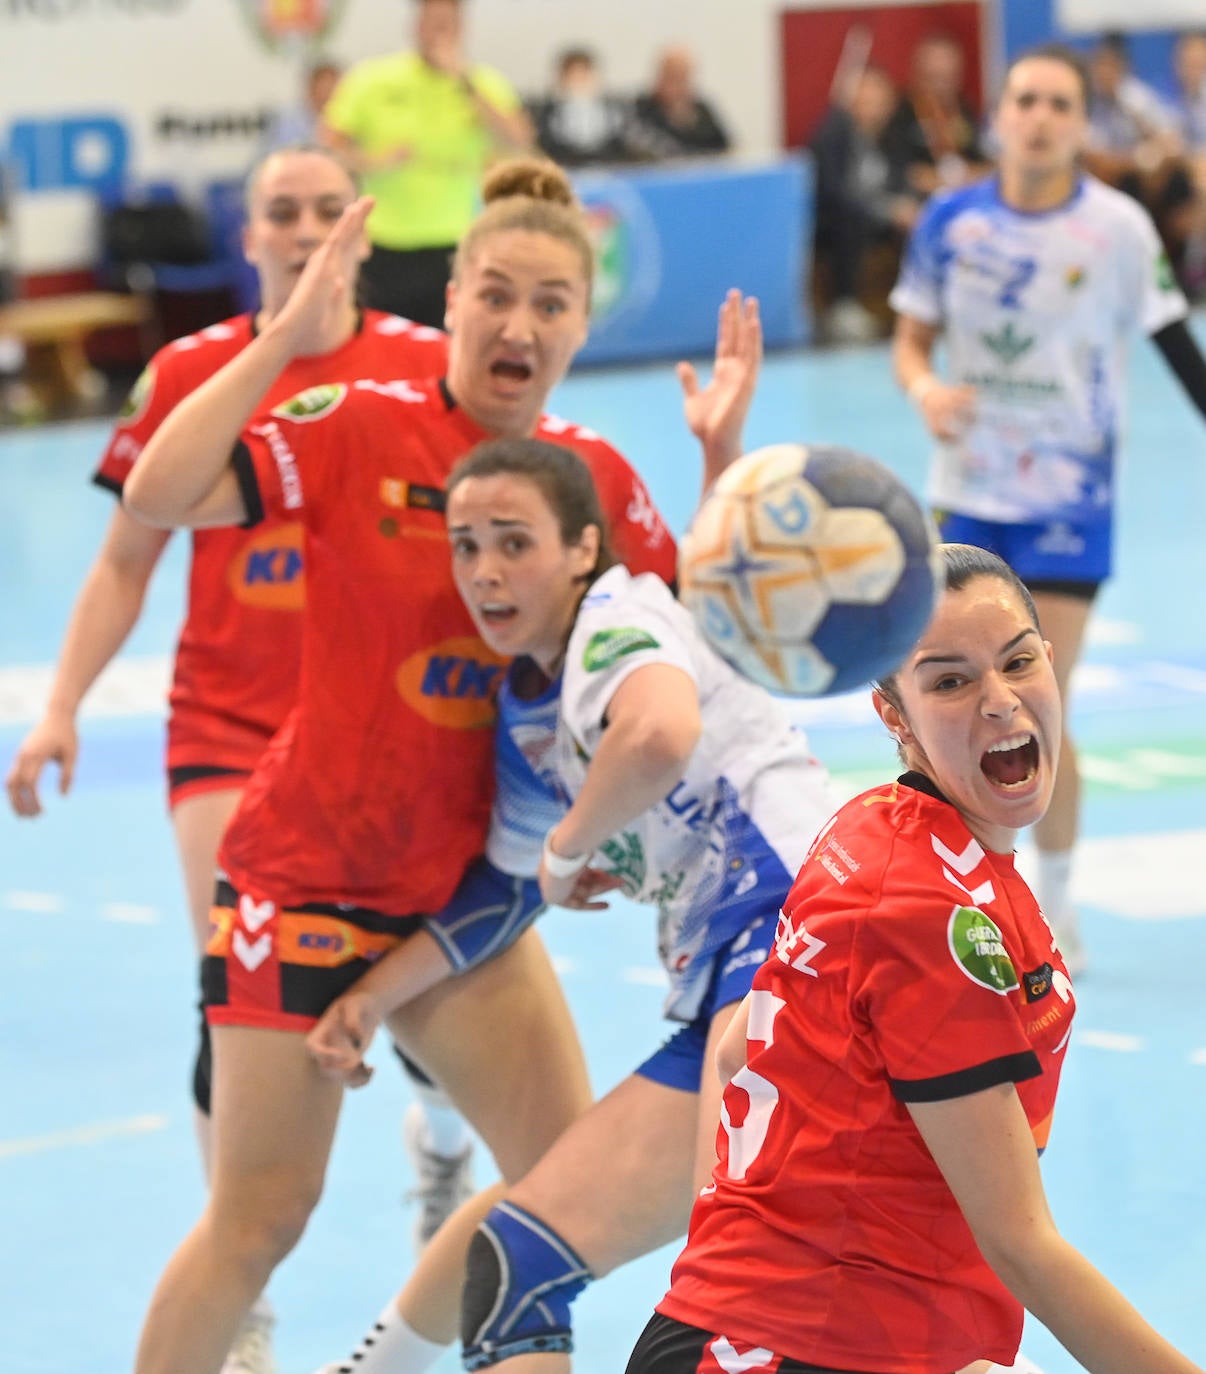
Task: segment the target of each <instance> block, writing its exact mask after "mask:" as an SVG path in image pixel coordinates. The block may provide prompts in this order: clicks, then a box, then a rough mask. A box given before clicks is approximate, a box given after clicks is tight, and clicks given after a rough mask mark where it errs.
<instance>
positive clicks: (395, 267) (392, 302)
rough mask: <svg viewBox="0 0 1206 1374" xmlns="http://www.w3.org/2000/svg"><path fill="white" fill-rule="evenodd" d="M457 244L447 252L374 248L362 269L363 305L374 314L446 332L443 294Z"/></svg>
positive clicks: (440, 249) (422, 249) (429, 249)
mask: <svg viewBox="0 0 1206 1374" xmlns="http://www.w3.org/2000/svg"><path fill="white" fill-rule="evenodd" d="M455 249H456V245H455V244H449V245H448V246H447V247H446V248H406V249H401V248H382V247H381V246H380V244H375V245H374V246H373V251H372V254H371V255H370V257H369V260H368V261H367V262H366V263H365V264H364V266H363V267H362V268H361V269H360V284H361V291H362V294H363V296H364V304H365V305H367V306H370V307H371V308H372V309H374V310H388V311H389V312H390V314H392V315H403V316H405V318H406V319H408V320H414V322H415V323H416V324H428V325H431V326H432V328H434V329H443V328H444V293H445V291H446V290H447V287H448V279H449V277H450V276H451V275H452V254H453V252H454V251H455Z"/></svg>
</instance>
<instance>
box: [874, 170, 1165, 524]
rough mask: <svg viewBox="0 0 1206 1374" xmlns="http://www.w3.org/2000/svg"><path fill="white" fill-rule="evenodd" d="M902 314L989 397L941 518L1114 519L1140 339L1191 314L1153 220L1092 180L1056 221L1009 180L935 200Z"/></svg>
mask: <svg viewBox="0 0 1206 1374" xmlns="http://www.w3.org/2000/svg"><path fill="white" fill-rule="evenodd" d="M891 304H892V307H893V309H894V310H896V311H897V312H898V313H899V314H902V315H908V316H910V317H912V318H913V319H917V320H920V321H922V322H923V323H925V324H929V325H933V326H935V327H937V328H939V329H941V330H943V331H944V334H945V343H946V352H947V380H948V381H949V382H950V383H951V384H953V385H959V384H967V385H970V386H973V387H974V388H975V390H976V398H977V399H976V410H975V417H974V419H973V420H972V422H971V423H970V424H969V425H968V426H967V427H966V428H965V429H964V431H963V432H962V433H961V434H960V435H959V437H958V438H957V439H955V440H954V441H952V442H947V443H940V444H939V445H938V448H937V452H936V454H935V458H934V463H933V466H932V469H931V477H930V498H931V500H932V502H933V504H934V506H935V507H936V508H938V509H939V510H949V511H959V512H961V513H963V514H965V515H972V516H976V517H977V518H979V519H982V520H994V521H1001V522H1008V523H1025V522H1029V521H1036V522H1037V521H1047V520H1055V519H1063V520H1078V519H1081V520H1088V519H1094V518H1098V517H1100V516H1101V515H1102V514H1104V512H1105V508H1106V507H1108V506H1109V505H1110V504H1111V503H1112V501H1113V497H1114V483H1115V472H1114V465H1115V453H1116V449H1117V444H1118V433H1119V428H1120V424H1121V419H1122V402H1123V370H1124V366H1125V360H1126V349H1127V345H1128V342H1129V339H1130V337H1131V336H1132V335H1134V334H1137V333H1143V334H1148V335H1151V334H1154V333H1156V332H1157V331H1159V330H1161V329H1163V328H1164V327H1165V326H1166V325H1169V324H1171V323H1172V322H1173V321H1174V320H1179V319H1182V318H1184V316H1185V315H1186V313H1187V306H1186V303H1185V298H1184V297H1183V296H1182V295H1181V292H1180V291H1179V290H1178V288H1177V285H1176V282H1175V280H1174V278H1173V275H1172V270H1171V268H1170V267H1169V264H1168V259H1167V257H1166V256H1165V254H1164V250H1163V248H1162V246H1161V244H1160V240H1159V238H1158V236H1157V234H1156V230H1155V227H1154V225H1153V224H1152V222H1151V219H1150V218H1149V217H1148V215H1147V212H1146V211H1145V210H1144V209H1143V208H1142V207H1141V206H1139V205H1138V204H1136V202H1135V201H1133V200H1131V199H1130V198H1129V197H1128V196H1125V195H1123V194H1122V193H1121V192H1119V191H1115V190H1113V189H1112V188H1110V187H1108V186H1106V185H1104V184H1103V183H1102V182H1100V181H1097V180H1096V179H1095V178H1093V177H1088V176H1086V177H1084V178H1082V179H1081V181H1080V183H1079V185H1078V186H1077V188H1076V191H1075V193H1074V194H1073V196H1072V197H1071V199H1070V200H1069V201H1068V202H1067V203H1066V204H1064V205H1062V206H1060V207H1059V208H1058V209H1056V210H1051V211H1047V212H1045V213H1036V214H1024V213H1022V212H1020V211H1018V210H1014V209H1011V208H1010V207H1009V206H1008V205H1006V204H1005V203H1004V202H1003V201H1002V200H1001V196H1000V187H999V184H998V182H997V180H996V178H992V179H990V180H988V181H984V182H979V183H977V184H976V185H974V186H968V187H964V188H963V189H961V190H958V191H954V192H951V193H948V194H945V195H939V196H935V197H934V199H933V200H931V201H930V202H929V204H928V205H927V206H926V208H925V210H924V212H923V213H922V216H921V218H920V220H919V221H918V223H917V225H916V228H915V229H914V231H913V235H912V237H911V239H910V241H909V246H908V249H907V252H906V254H905V260H904V265H903V267H902V269H901V274H900V279H899V281H898V282H897V284H896V287H895V289H894V290H893V292H892V296H891Z"/></svg>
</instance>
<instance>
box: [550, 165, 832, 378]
mask: <svg viewBox="0 0 1206 1374" xmlns="http://www.w3.org/2000/svg"><path fill="white" fill-rule="evenodd" d="M574 185H575V188H576V190H577V192H578V195H579V196H580V197H581V199H582V202H583V204H584V205H585V206H586V210H587V214H588V215H589V217H590V219H591V222H592V226H593V229H594V234H595V242H596V247H597V250H598V273H597V278H596V283H595V305H594V315H593V319H592V322H591V331H590V341H589V342H588V343H587V345H586V347H585V348H584V349H583V350H582V352H581V353H580V354H579V355H578V360H579V362H583V363H604V362H621V361H632V360H639V359H641V358H665V357H680V356H690V355H692V354H699V353H709V352H711V350H712V346H713V342H714V340H715V337H716V311H717V308H718V307H719V305H720V302H721V300H722V299H723V297H724V293H725V292H726V291H727V290H728V289H729V287H732V286H736V287H738V288H739V289H740V290H741V291H742V292H744V293H745V294H746V295H751V296H757V297H758V300H759V303H760V305H761V312H762V322H763V329H764V331H765V337H766V343H767V345H768V346H769V347H772V348H773V347H779V346H783V345H787V344H798V343H802V342H805V341H806V340H807V339H808V338H809V336H810V322H809V320H808V316H807V313H806V282H807V272H808V266H809V258H810V254H811V246H812V226H813V189H812V167H811V165H810V163H809V162H808V160H807V159H806V158H805V157H804V156H803V155H795V156H792V157H790V158H784V159H783V160H781V161H777V162H774V163H771V164H768V165H765V166H743V165H741V164H734V163H729V162H712V161H709V162H707V163H692V164H681V165H677V166H673V167H649V168H635V169H623V170H614V171H611V170H609V171H606V172H599V171H590V172H584V173H580V174H578V175H577V176H575V178H574Z"/></svg>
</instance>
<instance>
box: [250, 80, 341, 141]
mask: <svg viewBox="0 0 1206 1374" xmlns="http://www.w3.org/2000/svg"><path fill="white" fill-rule="evenodd" d="M342 74H343V68H342V67H341V66H340V65H339V63H338V62H332V61H331V60H330V59H329V58H323V59H322V60H321V61H317V62H312V63H311V64H310V65H309V66H308V67H307V68H306V70H305V72H304V74H303V75H304V89H303V91H302V98H301V100H299V101H298V102H297V103H296V104H293V105H286V106H284V107H283V108H282V109H280V110H278V111H277V113H276V115H275V116H274V117H273V120H272V123H271V124H270V125H269V126H268V128H267V130H266V131H265V134H264V138H263V140H262V142H261V146H260V152H259V156H258V157H257V158H256V161H257V162H260V161H262V160H263V159H264V158H265V157H267V156H268V154H269V153H270V152H272V151H273V150H274V149H276V148H293V147H299V146H304V145H305V144H308V143H317V142H318V135H319V128H320V125H321V123H322V112H323V109H324V108H325V107H326V103H327V101H328V100H330V98H331V93H332V91H334V89H335V87H336V85H337V84H338V83H339V78H340V76H341V75H342Z"/></svg>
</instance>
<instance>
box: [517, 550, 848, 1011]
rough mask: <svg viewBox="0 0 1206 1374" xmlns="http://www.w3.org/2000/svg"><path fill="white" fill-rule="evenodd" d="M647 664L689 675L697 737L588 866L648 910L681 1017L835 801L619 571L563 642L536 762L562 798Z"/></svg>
mask: <svg viewBox="0 0 1206 1374" xmlns="http://www.w3.org/2000/svg"><path fill="white" fill-rule="evenodd" d="M653 663H660V664H670V665H672V666H673V667H676V668H680V669H681V670H682V671H683V672H685V673H686V674H687V676H688V677H690V679H691V681H692V682H693V683H694V684H695V688H696V691H697V692H698V694H699V704H700V712H701V718H702V724H703V731H702V735H701V738H700V741H699V744H698V745H697V746H696V749H695V752H694V753H693V754H692V756H691V759H690V762H689V763H688V765H687V770H686V773H685V775H684V776H683V778H682V780H681V781H680V782H679V783H677V784H676V786H675V787H674V788H673V789H672V790H671V791H670V793H669V795H668V796H667V797H666V798H665V799H664V800H663V801H661V802H659V803H658V804H657V805H656V806H653V807H652V808H650V809H649V810H648V811H646V812H644V813H643V814H642V815H640V816H638V817H636V818H635V819H634V820H632V821H631V822H630V823H629V824H628V825H627V826H625V828H624V829H623V830H622V831H621V832H620V833H618V834H616V835H614V836H612V837H611V838H610V839H609V840H607V841H606V842H605V843H604V844H603V845H602V846H600V848H599V850H598V852H597V853H596V854H595V855H594V857H593V858H592V860H591V865H592V867H595V868H599V869H603V870H605V871H609V872H612V873H615V874H616V875H617V876H618V877H619V878H620V880H621V884H622V888H623V891H624V892H625V893H626V894H627V895H628V896H630V897H632V898H633V899H634V900H636V901H638V902H643V903H647V904H649V905H651V906H655V907H657V909H658V945H659V954H660V957H661V959H662V962H663V964H664V966H665V968H666V971H667V972H668V973H669V975H670V981H671V991H670V995H669V998H668V999H667V1004H666V1013H667V1015H669V1016H672V1017H674V1018H675V1019H678V1020H686V1021H689V1020H692V1019H693V1018H694V1016H695V1015H696V1014H698V1009H699V1004H700V1000H701V999H702V997H703V995H704V993H705V992H706V990H707V984H708V979H709V976H710V971H711V956H712V955H713V954H714V953H715V952H716V951H717V950H718V949H719V948H720V947H721V946H722V945H724V944H726V943H727V942H728V941H730V940H732V939H733V938H734V937H735V936H736V935H738V934H739V933H740V931H741V930H743V929H745V928H746V926H747V925H748V924H749V923H750V920H751V916H750V911H751V909H752V908H753V907H755V906H756V904H757V903H758V901H759V900H760V893H761V892H763V891H765V893H766V902H767V905H768V907H769V914H770V915H772V916H775V915H777V913H778V909H779V905H780V903H781V902H782V900H783V898H784V896H785V895H786V891H787V887H788V886H789V885H790V883H791V881H792V879H794V877H795V875H796V872H797V870H798V869H799V867H800V865H801V864H802V863H803V861H804V857H805V855H806V854H807V852H808V847H809V845H810V843H811V842H812V839H813V837H814V836H815V835H816V833H817V831H818V830H819V829H820V828H821V826H822V825H823V823H824V822H825V821H826V820H827V819H828V817H829V816H830V814H831V813H832V811H833V810H834V800H833V797H832V796H831V795H830V791H829V780H828V775H827V774H826V772H825V770H824V769H823V768H822V766H821V765H820V764H819V763H818V762H817V761H816V759H814V758H813V757H812V755H811V754H810V753H809V750H808V742H807V739H806V738H805V736H804V734H803V733H802V732H801V731H799V730H798V729H796V728H795V727H793V725H792V724H791V721H790V720H789V719H788V717H787V714H786V712H785V711H784V710H783V708H782V707H781V706H780V705H779V703H778V702H776V701H775V700H774V698H772V697H771V696H769V695H768V694H767V693H766V692H764V691H763V690H762V689H761V688H760V687H756V686H754V685H753V684H752V683H750V682H747V681H746V680H745V679H744V678H742V677H739V676H738V674H737V673H736V672H734V671H733V669H732V668H730V667H729V665H728V664H727V663H725V662H724V661H723V660H721V659H720V658H718V657H717V655H716V654H715V653H714V652H713V651H712V649H711V648H710V647H709V646H708V645H707V644H706V643H705V642H704V640H703V638H702V636H701V635H700V633H699V631H698V630H697V629H696V627H695V622H694V620H693V619H692V617H691V615H690V613H689V612H688V611H686V610H685V609H684V608H683V607H682V606H680V605H679V603H678V602H677V601H676V600H675V599H674V596H673V595H672V593H671V592H670V591H669V589H668V588H667V587H666V585H665V583H664V582H662V580H661V579H660V578H658V577H655V576H654V575H652V574H650V573H645V574H642V575H641V576H639V577H633V576H631V574H630V573H629V572H628V570H627V569H626V568H623V567H616V568H612V569H610V570H609V571H608V572H606V573H604V575H603V576H602V577H600V578H599V580H598V581H597V582H596V583H595V585H594V586H593V587H592V589H591V591H590V592H589V593H588V594H587V596H586V598H585V600H584V601H583V603H582V606H581V608H580V610H579V612H578V618H577V621H576V622H575V625H574V629H573V633H572V634H571V636H570V641H569V647H568V649H567V651H566V659H565V668H564V671H563V674H562V682H561V710H560V716H559V720H558V724H557V737H556V745H555V750H554V751H553V752H551V753H546V754H545V756H544V764H545V771H546V777H549V778H550V779H551V780H555V785H556V786H557V787H558V788H559V789H560V790H561V791H562V792H563V793H564V795H565V797H566V798H567V799H570V800H572V799H573V798H574V797H576V796H577V795H578V793H579V791H580V790H581V788H582V783H583V781H584V779H585V777H586V772H587V768H588V767H589V765H590V760H591V758H592V757H593V756H594V753H595V750H596V749H597V748H598V746H599V741H600V740H601V739H602V736H603V731H604V717H605V715H606V712H607V707H608V705H609V703H610V702H611V699H612V697H613V696H614V695H615V692H616V690H617V689H618V688H619V686H620V684H621V683H622V682H624V680H625V679H626V678H627V677H628V676H629V675H630V674H631V673H633V672H635V671H636V670H637V669H638V668H643V667H645V666H646V665H648V664H653Z"/></svg>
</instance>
